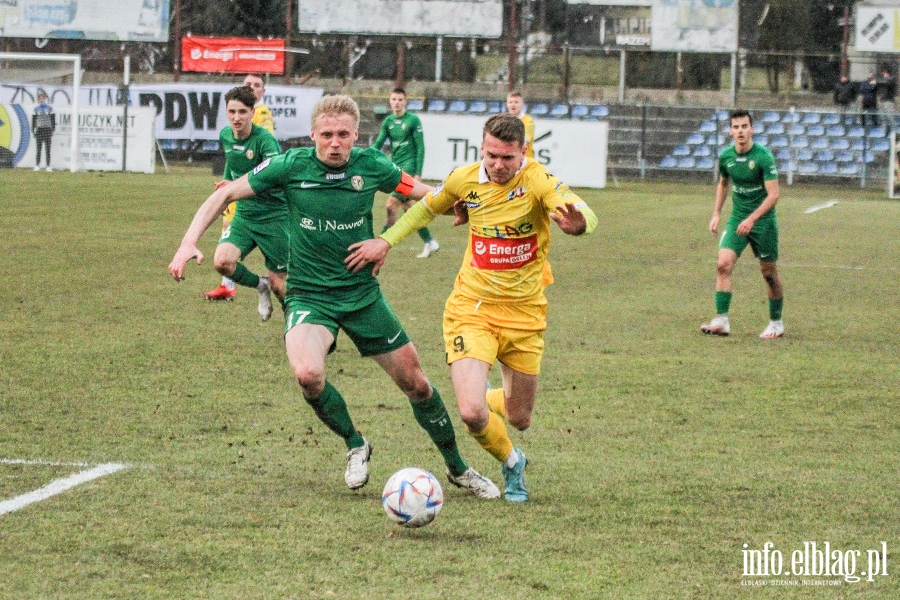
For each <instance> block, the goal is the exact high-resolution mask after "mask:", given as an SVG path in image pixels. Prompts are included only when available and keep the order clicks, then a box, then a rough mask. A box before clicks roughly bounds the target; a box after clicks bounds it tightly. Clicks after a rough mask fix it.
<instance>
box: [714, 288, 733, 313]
mask: <svg viewBox="0 0 900 600" xmlns="http://www.w3.org/2000/svg"><path fill="white" fill-rule="evenodd" d="M729 308H731V292H719V291H717V292H716V314H717V315H727V314H728V309H729Z"/></svg>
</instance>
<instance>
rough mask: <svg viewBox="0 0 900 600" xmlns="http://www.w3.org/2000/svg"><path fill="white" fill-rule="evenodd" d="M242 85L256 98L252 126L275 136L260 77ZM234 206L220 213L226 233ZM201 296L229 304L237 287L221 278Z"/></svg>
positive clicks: (231, 205) (251, 78)
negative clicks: (215, 285) (220, 280)
mask: <svg viewBox="0 0 900 600" xmlns="http://www.w3.org/2000/svg"><path fill="white" fill-rule="evenodd" d="M243 85H245V86H247V87H248V88H250V89H251V90H253V95H254V96H256V104H254V105H253V124H254V125H256V126H257V127H262V128H263V129H265V130H266V131H268V132H269V133H271V134H273V135H274V134H275V119H274V118H273V117H272V111H270V110H269V107H268V106H266V105H265V104H264V103H263V101H262V99H263V96H264V95H265V93H266V84H265V82H264V81H263V78H262V76H261V75H257V74H256V73H249V74H248V75H247V76H246V77H244V83H243ZM234 211H235V204H234V202H232V203H231V204H229V205H228V207H227V208H226V209H225V212H223V213H222V231H223V232H224V231H226V230H227V229H228V226H229V225H231V221H232V220H233V219H234ZM203 296H204V297H205V298H206V299H207V300H209V301H212V302H216V301H220V300H225V301H228V302H231V301H232V300H234V297H235V296H237V287H236V285H235V283H234V281H233V280H232V279H230V278H229V277H225V276H223V277H222V283H221V284H219V287H217V288H216V289H214V290H211V291H209V292H204V293H203Z"/></svg>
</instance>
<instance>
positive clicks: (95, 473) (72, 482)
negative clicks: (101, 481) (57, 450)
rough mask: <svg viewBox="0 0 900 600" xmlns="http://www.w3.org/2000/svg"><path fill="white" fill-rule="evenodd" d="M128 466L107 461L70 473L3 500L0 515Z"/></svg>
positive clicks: (0, 503)
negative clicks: (91, 467) (30, 490)
mask: <svg viewBox="0 0 900 600" xmlns="http://www.w3.org/2000/svg"><path fill="white" fill-rule="evenodd" d="M4 462H6V461H4ZM126 467H127V465H123V464H121V463H106V464H104V465H98V466H96V467H94V468H93V469H88V470H87V471H81V472H80V473H75V474H74V475H69V476H68V477H64V478H63V479H57V480H55V481H51V482H50V483H49V484H47V485H45V486H44V487H42V488H40V489H38V490H34V491H33V492H28V493H27V494H22V495H21V496H16V497H15V498H11V499H10V500H4V501H3V502H0V515H5V514H6V513H10V512H13V511H14V510H19V509H20V508H23V507H25V506H28V505H29V504H32V503H34V502H40V501H41V500H46V499H47V498H49V497H50V496H55V495H56V494H59V493H60V492H64V491H66V490H68V489H70V488H73V487H75V486H76V485H80V484H82V483H86V482H88V481H91V480H92V479H97V478H98V477H103V476H104V475H109V474H110V473H115V472H116V471H121V470H122V469H124V468H126Z"/></svg>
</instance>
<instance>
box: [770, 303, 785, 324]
mask: <svg viewBox="0 0 900 600" xmlns="http://www.w3.org/2000/svg"><path fill="white" fill-rule="evenodd" d="M782 308H784V298H775V299H772V298H769V318H770V319H771V320H773V321H780V320H781V309H782Z"/></svg>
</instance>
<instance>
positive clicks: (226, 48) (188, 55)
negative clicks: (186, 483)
mask: <svg viewBox="0 0 900 600" xmlns="http://www.w3.org/2000/svg"><path fill="white" fill-rule="evenodd" d="M181 70H182V71H195V72H199V73H270V74H275V75H280V74H282V73H284V40H283V39H272V40H258V39H255V38H238V37H226V38H221V37H197V36H185V37H183V38H181Z"/></svg>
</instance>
